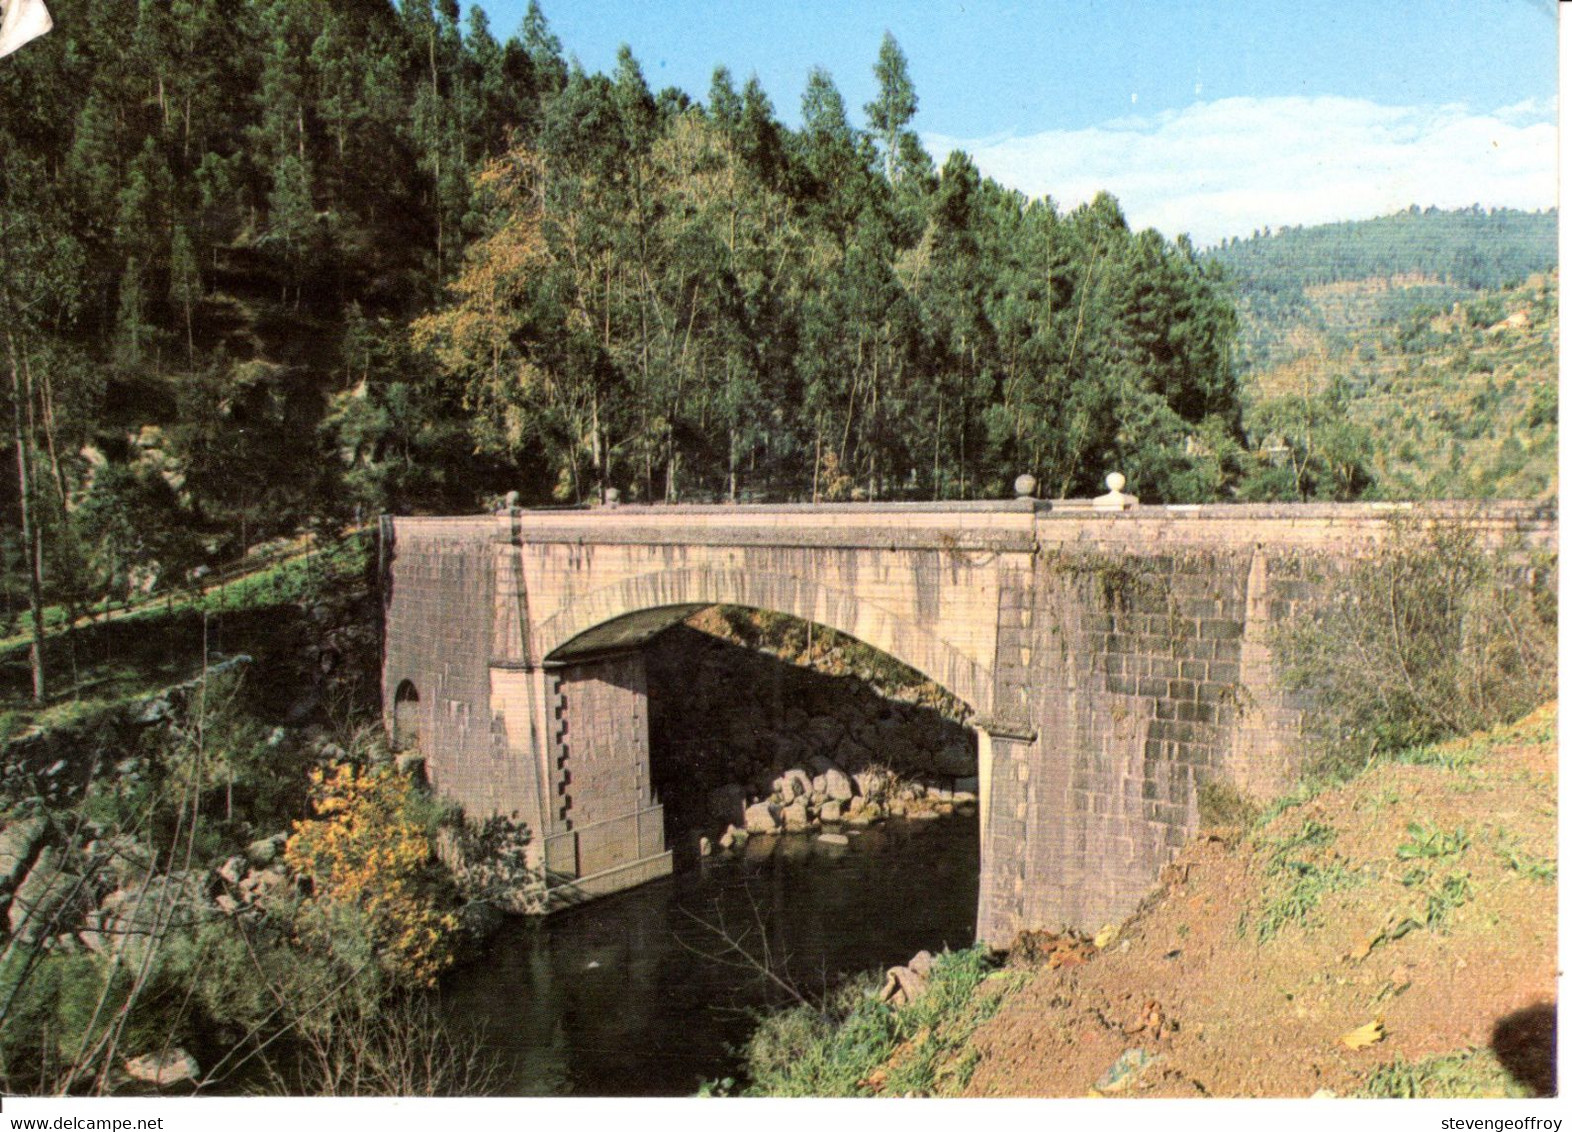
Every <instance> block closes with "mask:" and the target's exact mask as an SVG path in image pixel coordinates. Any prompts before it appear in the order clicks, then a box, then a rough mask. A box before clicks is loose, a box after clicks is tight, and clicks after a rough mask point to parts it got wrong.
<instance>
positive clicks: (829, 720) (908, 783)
mask: <svg viewBox="0 0 1572 1132" xmlns="http://www.w3.org/2000/svg"><path fill="white" fill-rule="evenodd" d="M647 664H648V672H649V682H650V732H651V747H652V750H653V757H652V762H653V766H652V769H653V771H654V773H655V775H656V781H657V787H658V789H659V792H660V795H661V797H662V798H663V799H664V800H665V802H666V806H667V811H668V813H669V814H671V815H672V816H673V817H674V818H675V819H676V821H677V823H678V825H679V826H681V827H684V828H690V829H694V830H695V831H696V832H695V835H694V838H693V840H694V843H695V844H696V843H697V840H698V837H699V836H701V835H702V836H706V837H710V838H711V840H712V841H713V842H714V844H715V845H716V847H718V848H721V849H728V848H733V847H736V846H737V845H738V844H740V841H741V840H742V839H744V838H745V837H746V836H747V835H749V834H753V835H759V834H775V833H806V832H809V831H813V830H818V829H822V827H823V826H825V825H832V826H839V825H848V826H865V825H868V824H870V823H873V822H877V821H880V820H883V819H884V818H887V817H901V816H905V817H911V818H924V817H939V816H942V815H943V814H946V813H951V812H953V811H954V810H955V809H956V808H957V807H966V806H969V805H973V804H975V802H976V790H977V781H976V778H975V775H976V766H977V758H976V752H975V749H974V745H973V738H972V735H971V733H970V732H969V731H968V730H967V729H966V728H965V727H963V726H961V725H960V724H959V723H957V722H955V721H954V720H953V719H949V718H946V717H945V716H944V715H942V714H941V713H940V712H938V711H937V710H935V709H934V708H933V707H930V706H926V705H925V704H923V703H920V702H917V703H913V702H901V701H898V700H895V699H891V698H888V697H886V696H882V695H880V694H879V693H878V692H876V691H875V690H874V689H873V688H872V687H870V685H869V684H868V683H867V682H865V681H863V680H861V679H857V678H854V677H847V676H840V677H837V676H827V675H824V674H822V673H819V672H814V671H811V670H807V669H803V668H799V667H796V666H794V665H791V664H788V663H785V662H784V661H782V660H779V659H777V658H775V657H773V656H769V655H766V654H763V653H759V652H755V651H752V650H749V649H746V648H742V647H739V646H737V645H735V644H729V643H726V642H723V641H720V640H717V639H715V638H714V637H711V636H708V635H707V634H704V633H700V632H697V631H695V630H693V629H689V628H686V627H681V628H678V629H674V630H671V631H669V632H668V633H667V634H664V635H663V636H662V637H660V638H659V639H658V640H657V641H656V642H655V644H654V645H653V646H652V647H651V648H650V650H649V652H648V654H647ZM918 698H920V697H918ZM695 797H696V798H698V799H699V801H698V804H697V806H693V805H691V804H689V805H688V808H687V810H686V812H684V805H685V802H684V800H685V799H690V798H695ZM721 830H725V831H726V833H724V834H721V836H719V837H718V838H715V837H714V836H713V834H717V833H720V831H721Z"/></svg>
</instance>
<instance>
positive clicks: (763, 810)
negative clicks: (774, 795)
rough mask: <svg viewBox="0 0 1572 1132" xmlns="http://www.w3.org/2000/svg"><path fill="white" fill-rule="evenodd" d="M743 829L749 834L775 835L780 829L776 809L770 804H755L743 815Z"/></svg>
mask: <svg viewBox="0 0 1572 1132" xmlns="http://www.w3.org/2000/svg"><path fill="white" fill-rule="evenodd" d="M742 824H743V828H744V829H746V830H747V831H748V832H749V833H774V832H775V831H776V830H778V829H779V828H780V820H779V819H778V818H777V817H776V816H775V808H774V807H773V806H771V805H770V804H769V803H768V802H755V803H754V804H753V805H751V806H749V807H748V808H747V810H746V811H745V812H744V813H743V820H742Z"/></svg>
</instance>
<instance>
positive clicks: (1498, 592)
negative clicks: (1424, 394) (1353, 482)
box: [1274, 522, 1556, 768]
mask: <svg viewBox="0 0 1572 1132" xmlns="http://www.w3.org/2000/svg"><path fill="white" fill-rule="evenodd" d="M1554 575H1555V563H1554V559H1553V558H1552V557H1545V558H1543V559H1541V558H1538V557H1536V556H1534V555H1531V554H1529V553H1527V552H1525V551H1523V550H1522V549H1521V548H1517V547H1505V548H1497V549H1487V548H1485V547H1484V546H1482V545H1481V544H1480V541H1479V538H1478V536H1477V534H1476V533H1475V532H1474V531H1473V530H1471V529H1470V528H1469V527H1468V526H1467V525H1465V524H1461V523H1458V524H1435V525H1431V526H1429V527H1425V528H1419V527H1416V526H1413V525H1410V524H1405V523H1401V522H1399V523H1394V524H1393V527H1392V529H1391V531H1390V532H1389V535H1388V538H1387V539H1386V541H1385V543H1384V544H1383V546H1382V547H1381V548H1380V550H1379V551H1378V552H1377V553H1376V554H1374V555H1373V556H1371V557H1370V558H1368V559H1365V560H1362V561H1360V562H1358V563H1356V564H1355V565H1353V566H1352V567H1351V568H1350V569H1349V570H1347V571H1346V572H1345V573H1343V574H1341V575H1339V576H1337V577H1335V578H1333V579H1331V581H1330V583H1329V588H1330V593H1329V595H1328V597H1329V600H1328V601H1327V602H1325V603H1324V604H1323V605H1322V606H1321V608H1319V609H1318V610H1317V611H1316V612H1315V613H1314V614H1311V615H1309V616H1305V617H1301V618H1299V619H1297V620H1295V621H1294V622H1292V623H1290V624H1289V625H1288V626H1286V627H1285V628H1284V629H1283V630H1282V631H1281V632H1279V634H1278V636H1277V639H1276V641H1275V642H1274V643H1275V646H1276V652H1277V656H1278V660H1279V663H1280V664H1281V666H1282V669H1283V673H1284V677H1285V682H1286V683H1287V685H1288V687H1289V688H1290V689H1293V690H1296V691H1301V692H1305V693H1307V694H1308V695H1309V696H1310V698H1311V700H1312V701H1313V703H1314V706H1315V708H1316V710H1315V711H1314V712H1313V713H1311V718H1312V720H1313V721H1314V723H1313V725H1314V726H1315V727H1316V728H1317V729H1318V731H1319V738H1320V739H1321V740H1322V742H1323V744H1324V745H1325V748H1326V750H1327V753H1328V755H1329V756H1330V757H1331V761H1332V763H1333V764H1334V765H1338V764H1341V765H1343V766H1344V767H1345V768H1346V767H1348V766H1353V765H1357V763H1358V762H1360V761H1363V759H1364V758H1366V757H1368V756H1369V755H1370V754H1372V753H1374V752H1375V751H1378V750H1379V751H1394V750H1399V749H1402V748H1405V747H1411V746H1418V745H1420V744H1424V743H1427V742H1431V741H1434V740H1436V739H1438V738H1442V737H1445V736H1448V735H1458V734H1464V733H1467V732H1470V731H1475V730H1480V729H1483V728H1485V727H1488V726H1490V725H1492V724H1495V723H1499V722H1503V721H1506V720H1509V719H1514V718H1516V717H1518V716H1521V715H1523V714H1525V713H1526V712H1528V711H1529V710H1531V709H1532V708H1534V707H1536V706H1538V705H1539V704H1540V703H1542V702H1544V701H1545V700H1547V699H1550V698H1552V697H1553V696H1554V694H1555V686H1556V629H1555V618H1556V614H1555V580H1554Z"/></svg>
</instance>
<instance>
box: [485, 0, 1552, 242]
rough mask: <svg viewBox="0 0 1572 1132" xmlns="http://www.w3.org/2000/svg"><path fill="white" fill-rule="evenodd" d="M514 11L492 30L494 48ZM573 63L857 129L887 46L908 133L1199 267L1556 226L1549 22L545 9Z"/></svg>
mask: <svg viewBox="0 0 1572 1132" xmlns="http://www.w3.org/2000/svg"><path fill="white" fill-rule="evenodd" d="M525 3H526V0H487V2H486V3H484V4H483V5H482V6H483V7H485V8H486V10H487V12H488V14H489V15H490V17H491V22H492V27H493V30H494V31H495V32H496V33H497V34H498V35H499V36H500V37H505V36H506V35H509V34H511V33H512V32H514V31H515V30H516V29H517V28H518V25H519V21H520V19H521V18H522V16H523V12H524V7H525ZM542 8H543V10H544V12H545V15H546V18H547V20H548V22H549V23H550V25H551V28H552V30H553V32H555V33H556V35H557V36H558V38H560V39H561V40H562V44H563V50H564V53H565V54H567V55H569V56H574V57H577V58H578V60H579V61H580V62H581V63H582V64H583V65H584V66H585V67H586V68H587V69H589V70H591V71H608V70H610V69H611V68H612V66H613V65H614V62H615V57H616V52H617V48H618V46H619V45H620V44H622V43H627V44H628V45H629V46H631V47H632V48H633V52H634V55H635V56H636V57H637V58H638V60H639V62H640V64H641V65H642V67H643V69H644V74H645V77H646V78H647V79H648V81H649V83H650V85H651V87H653V88H656V89H659V88H661V87H663V86H676V87H679V88H681V89H683V90H685V91H687V92H688V94H689V95H691V96H693V97H695V98H698V99H701V100H702V99H703V98H704V96H705V93H706V92H707V90H708V88H709V82H710V75H711V73H712V72H713V70H714V68H715V67H716V65H718V64H724V65H725V66H726V67H728V68H729V69H730V70H731V72H732V74H733V76H734V78H735V79H736V80H737V82H738V83H739V84H740V83H741V82H742V81H743V80H745V79H746V78H747V77H748V76H750V75H753V74H757V75H758V77H759V80H760V82H761V83H763V85H764V88H765V90H766V91H767V92H768V94H769V95H770V98H771V100H772V101H773V102H774V104H775V108H776V111H777V113H778V114H780V116H781V117H782V118H783V119H784V120H785V121H786V122H788V123H789V124H793V125H795V124H796V123H797V122H798V107H799V102H800V98H801V94H802V88H803V85H804V82H805V80H806V77H807V73H808V70H809V68H810V67H812V66H814V65H816V64H817V65H822V66H824V67H825V68H827V69H828V70H829V71H830V73H831V74H832V75H833V76H834V78H835V81H836V85H837V86H838V87H839V88H840V90H841V93H842V95H843V96H844V97H845V99H846V103H847V107H848V110H849V111H850V113H851V116H852V118H853V120H854V121H856V122H857V123H858V124H861V122H862V112H861V110H862V106H863V104H864V103H865V102H867V101H868V100H869V99H870V98H871V97H872V95H873V93H874V91H873V77H872V66H873V62H874V59H875V57H876V56H877V54H878V49H879V43H880V40H881V38H882V37H883V35H884V32H885V30H886V29H887V30H889V31H890V32H892V33H893V34H894V35H895V37H896V39H897V40H898V41H899V42H900V44H901V47H902V49H903V50H904V51H905V53H906V56H907V60H908V64H909V67H910V71H911V76H912V80H913V82H914V84H915V86H916V88H917V94H918V98H919V107H918V112H917V118H916V121H915V122H914V126H915V128H916V129H917V130H918V132H919V133H920V134H921V135H922V137H923V140H924V142H925V144H926V145H927V148H928V150H929V152H930V153H931V154H933V156H934V158H935V160H936V161H939V162H941V163H942V161H943V159H944V156H945V155H946V154H947V153H948V152H949V151H950V150H951V149H953V148H960V149H965V150H966V151H968V152H969V153H971V154H972V155H973V157H974V158H975V159H976V161H977V163H978V165H979V166H980V167H981V168H982V169H983V171H984V172H985V173H987V174H988V175H990V176H993V177H995V178H996V179H998V180H1000V181H1002V182H1004V183H1006V184H1009V185H1011V186H1013V187H1015V188H1019V189H1021V190H1022V191H1023V192H1026V193H1028V194H1030V195H1033V196H1040V195H1044V194H1047V195H1051V196H1052V197H1053V198H1054V199H1055V200H1056V201H1058V202H1060V203H1061V204H1063V205H1066V206H1069V205H1074V204H1076V203H1079V202H1080V201H1081V200H1085V199H1088V198H1089V197H1090V196H1091V195H1092V194H1093V193H1095V192H1096V191H1097V190H1098V189H1108V190H1109V191H1111V192H1113V193H1114V195H1115V196H1117V197H1118V198H1119V200H1120V202H1121V204H1122V205H1123V206H1124V208H1125V211H1126V213H1127V215H1128V216H1129V217H1130V220H1131V222H1132V223H1133V224H1135V225H1137V226H1146V225H1153V226H1155V227H1157V228H1159V229H1160V230H1162V231H1163V232H1164V233H1165V234H1167V235H1169V236H1173V235H1177V234H1178V233H1179V232H1181V231H1188V232H1190V233H1191V234H1192V235H1193V236H1194V237H1195V238H1196V239H1197V241H1198V242H1200V243H1203V244H1206V243H1212V242H1215V241H1216V240H1217V239H1220V238H1224V237H1226V236H1229V235H1248V234H1249V233H1250V231H1252V230H1253V229H1255V228H1257V227H1262V226H1265V225H1272V226H1278V225H1282V224H1298V223H1304V224H1309V223H1317V222H1321V221H1325V220H1334V219H1343V218H1357V217H1362V216H1370V215H1376V214H1379V213H1382V212H1389V211H1392V210H1393V209H1396V208H1400V207H1404V206H1406V205H1407V204H1410V203H1417V204H1420V205H1430V204H1435V205H1438V206H1441V207H1454V206H1460V205H1468V204H1473V203H1476V202H1477V203H1480V204H1484V205H1487V206H1488V205H1512V206H1515V207H1522V208H1539V207H1547V206H1549V205H1551V204H1553V203H1554V202H1555V165H1554V162H1555V121H1556V111H1555V98H1556V83H1557V60H1556V12H1555V4H1554V3H1553V0H1408V2H1393V3H1385V2H1381V3H1374V2H1372V3H1367V2H1365V0H1342V2H1335V3H1334V2H1327V0H1322V2H1314V0H1297V2H1287V0H1251V2H1245V0H1185V2H1180V0H1167V2H1162V3H1158V2H1142V3H1125V2H1118V0H1038V2H1031V3H1010V2H1005V0H929V2H926V3H920V4H919V3H911V2H907V3H898V2H895V0H862V2H860V3H855V2H844V0H843V2H840V3H829V2H825V0H797V2H795V3H780V2H776V0H751V2H744V3H738V2H735V0H734V2H731V3H725V2H721V0H699V2H693V0H689V2H682V3H679V2H677V0H578V2H573V0H542Z"/></svg>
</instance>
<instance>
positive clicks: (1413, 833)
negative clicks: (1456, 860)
mask: <svg viewBox="0 0 1572 1132" xmlns="http://www.w3.org/2000/svg"><path fill="white" fill-rule="evenodd" d="M1408 837H1409V839H1408V840H1407V841H1405V842H1403V843H1402V844H1401V845H1399V846H1398V847H1397V859H1398V860H1399V861H1411V860H1415V859H1418V858H1441V857H1455V856H1457V855H1458V854H1459V853H1461V852H1462V851H1463V850H1465V849H1467V848H1468V846H1469V840H1470V839H1469V835H1468V831H1467V830H1466V829H1463V828H1462V827H1461V826H1460V827H1458V828H1457V829H1455V830H1453V831H1452V832H1451V833H1446V832H1444V831H1442V830H1440V829H1437V828H1436V827H1435V826H1433V825H1431V824H1430V823H1429V822H1417V821H1411V822H1409V823H1408Z"/></svg>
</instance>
